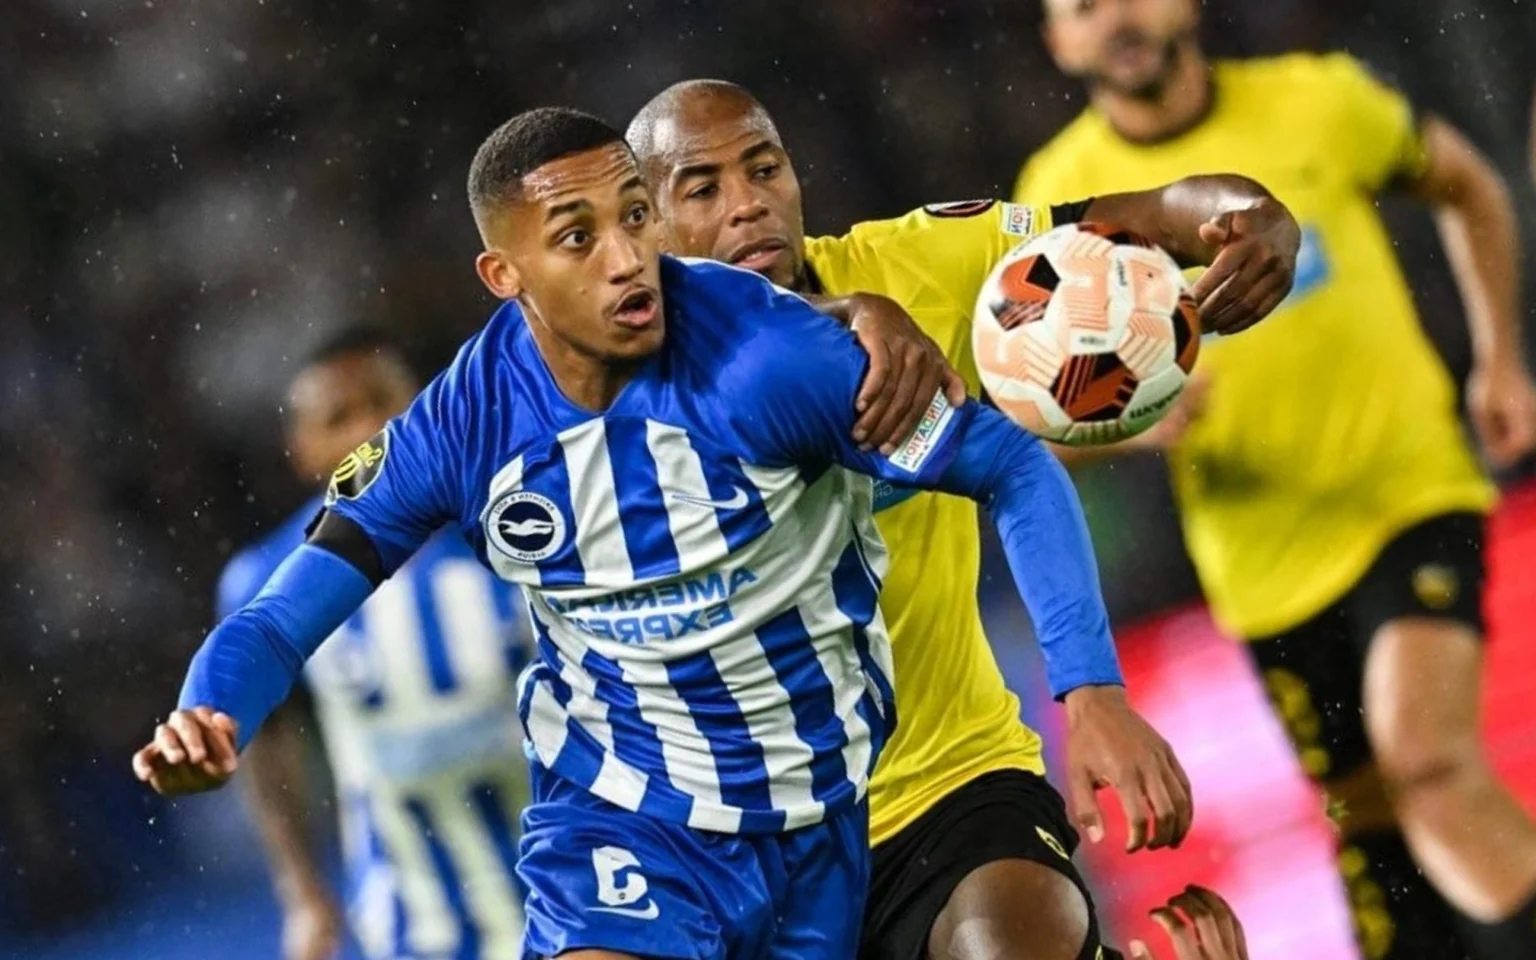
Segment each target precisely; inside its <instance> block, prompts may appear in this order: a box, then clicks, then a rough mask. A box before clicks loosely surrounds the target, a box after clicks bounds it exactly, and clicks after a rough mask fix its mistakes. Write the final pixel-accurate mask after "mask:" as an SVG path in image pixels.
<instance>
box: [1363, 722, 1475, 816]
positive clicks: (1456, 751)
mask: <svg viewBox="0 0 1536 960" xmlns="http://www.w3.org/2000/svg"><path fill="white" fill-rule="evenodd" d="M1370 727H1371V747H1372V750H1373V751H1374V752H1375V754H1376V765H1377V768H1378V769H1379V770H1380V772H1381V776H1382V779H1383V781H1384V782H1385V784H1386V787H1387V791H1388V793H1389V794H1391V795H1392V796H1394V797H1401V796H1402V795H1403V794H1405V793H1410V792H1413V791H1416V790H1422V789H1427V788H1434V787H1438V786H1443V785H1446V784H1450V783H1454V782H1456V781H1458V780H1464V779H1466V778H1468V777H1471V776H1475V775H1476V773H1477V771H1478V769H1479V768H1480V766H1481V765H1482V763H1483V760H1482V754H1481V748H1480V745H1479V744H1478V740H1477V736H1476V734H1475V733H1472V732H1462V731H1452V730H1446V729H1444V728H1440V729H1433V728H1427V727H1426V725H1425V724H1422V723H1417V722H1414V721H1412V720H1407V721H1404V720H1402V718H1392V717H1388V718H1384V719H1383V720H1382V721H1380V722H1372V723H1371V724H1370Z"/></svg>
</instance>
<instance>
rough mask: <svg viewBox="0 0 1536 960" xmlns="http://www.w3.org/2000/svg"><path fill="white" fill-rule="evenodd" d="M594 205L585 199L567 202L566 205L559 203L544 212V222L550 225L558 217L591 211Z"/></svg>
mask: <svg viewBox="0 0 1536 960" xmlns="http://www.w3.org/2000/svg"><path fill="white" fill-rule="evenodd" d="M591 209H592V204H590V203H588V202H587V201H586V200H583V199H576V200H567V201H566V202H565V203H557V204H555V205H554V206H552V207H550V208H549V209H548V210H546V211H544V222H545V223H548V222H549V221H551V220H554V219H555V218H556V217H563V216H565V215H566V214H569V213H581V212H583V211H586V210H591Z"/></svg>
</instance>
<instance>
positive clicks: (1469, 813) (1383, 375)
mask: <svg viewBox="0 0 1536 960" xmlns="http://www.w3.org/2000/svg"><path fill="white" fill-rule="evenodd" d="M1045 7H1046V25H1045V33H1046V39H1047V42H1048V45H1049V46H1050V48H1051V51H1052V54H1053V56H1054V57H1055V58H1056V61H1057V63H1058V65H1060V66H1061V67H1062V69H1063V70H1065V71H1066V72H1068V73H1070V74H1072V75H1074V76H1077V77H1080V78H1082V79H1084V80H1085V81H1086V82H1087V84H1088V86H1089V90H1090V96H1091V105H1090V107H1089V108H1088V109H1087V110H1086V111H1085V112H1084V113H1083V114H1082V115H1081V116H1079V117H1078V118H1077V119H1076V120H1075V121H1074V122H1073V123H1072V124H1071V125H1070V126H1068V127H1067V128H1066V129H1065V130H1064V131H1062V132H1061V133H1060V134H1059V135H1058V136H1057V137H1056V138H1055V139H1054V140H1053V141H1052V142H1051V143H1049V144H1048V145H1047V146H1046V147H1044V148H1043V149H1042V150H1041V151H1040V152H1039V153H1037V154H1036V155H1035V156H1034V157H1032V158H1031V159H1030V160H1029V161H1028V162H1027V163H1026V165H1025V167H1024V170H1023V172H1022V174H1021V176H1020V178H1019V184H1018V188H1017V191H1016V195H1017V197H1018V198H1019V199H1028V198H1038V197H1055V196H1060V195H1062V194H1093V193H1099V192H1104V191H1111V190H1127V189H1135V188H1137V187H1141V186H1145V185H1146V184H1150V183H1160V182H1163V181H1166V180H1168V179H1170V178H1173V177H1179V176H1185V175H1189V174H1193V173H1199V172H1201V171H1203V170H1210V169H1220V170H1233V171H1236V172H1239V173H1243V174H1246V175H1248V176H1251V177H1256V178H1258V179H1260V180H1262V181H1263V182H1264V183H1266V184H1268V185H1269V186H1271V187H1272V188H1273V189H1274V191H1275V193H1276V195H1277V196H1279V197H1280V199H1281V200H1283V201H1284V202H1285V203H1286V204H1287V205H1288V206H1289V207H1290V208H1291V210H1292V211H1293V212H1294V213H1295V214H1296V217H1297V219H1298V220H1300V221H1301V223H1302V230H1303V237H1304V239H1303V243H1302V252H1301V256H1300V259H1299V261H1298V267H1297V276H1296V283H1295V289H1294V290H1293V291H1292V293H1291V295H1290V298H1289V300H1288V301H1287V302H1286V303H1285V304H1284V305H1282V306H1281V308H1280V309H1279V310H1278V311H1277V312H1276V315H1275V317H1274V319H1273V320H1271V321H1270V322H1268V323H1266V324H1264V325H1263V326H1261V327H1259V328H1257V329H1255V330H1253V331H1250V332H1248V333H1245V334H1243V335H1242V336H1240V337H1233V338H1230V339H1225V340H1221V341H1218V342H1216V343H1214V344H1211V345H1209V347H1208V349H1206V350H1203V351H1202V355H1201V358H1200V372H1201V374H1202V375H1204V377H1205V378H1206V389H1205V390H1203V391H1197V394H1198V396H1196V397H1195V398H1194V399H1196V400H1198V401H1199V402H1198V403H1192V404H1189V405H1186V406H1185V407H1184V408H1183V409H1181V410H1176V411H1175V413H1174V414H1173V415H1172V416H1170V418H1169V419H1168V420H1167V421H1165V422H1164V423H1163V424H1160V425H1159V428H1158V429H1157V430H1156V431H1155V432H1154V433H1153V434H1152V435H1151V439H1152V440H1154V441H1159V440H1160V441H1161V442H1162V443H1163V444H1164V445H1165V446H1166V447H1167V448H1168V453H1169V465H1170V468H1171V471H1172V477H1173V485H1174V488H1175V492H1176V495H1177V497H1178V501H1179V505H1180V509H1181V513H1182V518H1183V524H1184V531H1185V539H1186V541H1187V543H1188V546H1189V550H1190V553H1191V555H1192V557H1193V559H1194V562H1195V566H1196V568H1197V569H1198V571H1199V573H1200V578H1201V581H1202V583H1203V585H1204V587H1205V591H1206V594H1207V596H1208V597H1209V599H1210V602H1211V605H1212V608H1213V609H1214V611H1215V614H1216V616H1217V618H1218V619H1219V620H1220V621H1221V623H1222V624H1223V625H1224V626H1225V627H1226V628H1227V629H1228V630H1229V631H1231V632H1232V633H1235V634H1237V635H1239V636H1241V637H1243V638H1245V639H1247V640H1249V641H1252V642H1251V643H1250V644H1249V650H1250V651H1251V653H1252V655H1253V657H1254V659H1255V660H1256V661H1257V663H1258V665H1259V667H1260V669H1261V670H1262V671H1263V674H1264V679H1265V683H1266V686H1267V687H1268V690H1269V692H1270V695H1271V697H1272V698H1273V700H1274V702H1275V704H1276V706H1277V708H1278V710H1279V712H1280V714H1281V716H1282V717H1283V718H1284V719H1285V721H1286V722H1287V726H1288V727H1289V730H1290V733H1291V736H1292V738H1293V740H1294V741H1295V743H1296V746H1297V748H1298V751H1299V753H1300V756H1301V759H1302V763H1303V765H1304V766H1305V768H1306V769H1307V771H1308V772H1309V773H1310V774H1311V775H1312V776H1314V777H1315V778H1317V779H1318V780H1319V781H1320V782H1322V783H1323V784H1325V785H1326V787H1327V789H1328V791H1329V795H1330V800H1331V801H1332V809H1334V810H1335V811H1336V812H1337V813H1339V814H1340V817H1339V820H1340V824H1341V827H1342V829H1343V833H1344V837H1345V846H1344V849H1343V850H1342V851H1341V857H1340V865H1341V867H1342V868H1343V872H1344V874H1345V876H1346V879H1347V881H1348V884H1349V888H1350V890H1349V892H1350V897H1351V900H1352V902H1353V905H1354V907H1355V915H1356V927H1357V933H1358V934H1359V941H1360V945H1361V948H1362V950H1363V952H1364V953H1365V954H1366V955H1367V956H1369V957H1372V958H1376V957H1460V956H1464V955H1468V954H1470V955H1471V956H1474V957H1478V958H1490V960H1491V958H1495V957H1497V958H1501V960H1504V958H1515V957H1522V958H1523V957H1536V826H1533V825H1532V823H1531V821H1530V820H1529V819H1528V818H1527V817H1526V815H1525V814H1524V813H1523V812H1522V811H1521V810H1520V808H1519V806H1518V805H1517V804H1516V803H1515V801H1514V800H1513V799H1512V798H1511V797H1510V795H1509V794H1508V793H1507V792H1506V791H1505V790H1504V789H1503V788H1502V786H1501V785H1500V784H1499V783H1498V782H1497V781H1496V780H1495V779H1494V777H1493V775H1492V773H1491V772H1490V769H1489V767H1488V765H1487V762H1486V761H1485V759H1484V756H1483V752H1482V750H1481V747H1480V742H1479V737H1478V723H1477V719H1478V689H1479V669H1480V667H1481V664H1482V648H1481V639H1482V620H1481V617H1480V594H1481V589H1482V585H1483V558H1482V541H1483V525H1484V515H1485V514H1486V512H1487V511H1488V509H1489V508H1490V506H1491V505H1492V504H1493V501H1494V489H1493V487H1492V486H1491V485H1490V484H1489V482H1488V481H1487V480H1486V479H1485V478H1484V477H1483V475H1482V473H1481V471H1480V469H1479V467H1478V464H1477V462H1476V459H1475V457H1474V455H1473V452H1472V449H1471V447H1470V446H1469V444H1468V443H1467V441H1466V439H1465V438H1464V436H1463V432H1462V427H1461V424H1460V422H1459V419H1458V416H1457V397H1456V390H1455V385H1454V384H1453V383H1452V381H1451V378H1450V376H1449V375H1448V374H1447V372H1446V369H1445V368H1444V366H1443V365H1442V364H1441V362H1440V360H1439V358H1438V357H1437V356H1436V354H1435V351H1434V349H1433V347H1432V345H1431V344H1430V342H1429V340H1428V338H1427V337H1426V336H1425V334H1424V332H1423V331H1422V330H1421V329H1420V327H1419V324H1418V320H1417V318H1416V316H1415V314H1414V309H1413V303H1412V299H1411V296H1410V294H1409V290H1408V286H1407V284H1406V282H1405V281H1404V278H1403V276H1402V273H1401V270H1400V268H1399V266H1398V264H1397V262H1396V259H1395V257H1394V255H1393V251H1392V241H1391V239H1390V238H1389V237H1388V236H1387V233H1386V231H1385V228H1384V227H1383V224H1382V222H1381V219H1380V217H1379V215H1378V213H1377V210H1376V207H1375V205H1374V200H1375V198H1376V196H1377V194H1378V193H1380V192H1381V191H1383V190H1386V189H1389V188H1397V189H1403V190H1406V191H1408V192H1410V193H1411V194H1413V195H1414V196H1417V197H1419V198H1421V199H1423V200H1424V201H1426V202H1427V203H1429V204H1430V205H1431V206H1432V208H1433V211H1434V213H1435V217H1436V220H1437V223H1438V225H1439V227H1440V232H1441V236H1442V239H1443V240H1444V243H1445V248H1446V252H1447V254H1448V257H1449V260H1450V263H1451V266H1452V267H1453V269H1454V271H1455V274H1456V278H1457V281H1458V283H1459V285H1460V288H1461V292H1462V296H1463V301H1464V304H1465V308H1466V312H1467V317H1468V321H1469V326H1470V329H1471V334H1472V345H1473V349H1474V356H1475V366H1474V368H1473V372H1472V377H1471V380H1470V382H1469V384H1468V391H1467V405H1468V410H1469V413H1470V415H1471V419H1472V423H1473V425H1474V426H1475V427H1476V428H1477V433H1478V435H1479V437H1480V439H1481V440H1482V443H1483V446H1484V449H1485V451H1486V453H1487V455H1488V458H1489V460H1490V461H1491V462H1493V463H1494V464H1496V465H1507V464H1510V463H1512V462H1513V461H1515V460H1517V459H1519V458H1521V457H1523V456H1524V455H1526V454H1528V453H1529V452H1530V451H1531V449H1532V446H1533V439H1536V432H1533V431H1536V392H1533V388H1532V385H1531V381H1530V377H1529V374H1528V373H1527V371H1526V367H1525V363H1524V360H1523V359H1522V353H1521V342H1520V332H1519V327H1518V320H1517V299H1518V295H1517V291H1516V263H1517V260H1518V256H1519V252H1518V250H1517V245H1516V236H1515V224H1514V218H1513V213H1512V211H1511V209H1510V203H1509V198H1508V193H1507V190H1506V188H1505V185H1504V184H1503V182H1502V181H1501V180H1500V178H1499V176H1498V174H1497V173H1496V172H1495V171H1494V170H1493V169H1492V168H1491V167H1490V166H1489V164H1488V162H1487V161H1486V160H1484V159H1483V157H1482V156H1481V155H1480V154H1479V153H1478V151H1477V150H1476V149H1475V148H1474V147H1473V146H1472V145H1471V144H1469V143H1468V142H1467V141H1466V139H1465V138H1464V137H1463V136H1462V135H1461V134H1460V133H1458V132H1457V131H1456V130H1455V129H1454V128H1452V127H1451V126H1450V125H1449V124H1447V123H1446V122H1444V121H1443V120H1439V119H1436V118H1433V117H1429V118H1426V119H1423V120H1422V121H1420V120H1418V119H1416V118H1415V116H1414V114H1413V111H1412V110H1411V109H1410V107H1409V105H1408V103H1407V102H1406V101H1405V100H1404V99H1403V97H1401V96H1400V95H1398V94H1397V93H1395V92H1394V91H1392V90H1391V89H1389V88H1387V87H1386V86H1383V85H1382V84H1381V83H1379V82H1378V81H1377V80H1375V79H1373V78H1372V77H1371V76H1370V74H1369V73H1367V71H1366V70H1365V69H1364V68H1363V67H1362V66H1361V65H1360V64H1359V63H1357V62H1356V61H1354V60H1352V59H1350V58H1349V57H1347V56H1344V55H1339V54H1333V55H1323V56H1318V55H1311V54H1294V55H1289V56H1282V57H1275V58H1271V59H1262V60H1246V61H1232V62H1224V61H1218V62H1215V63H1212V62H1210V61H1208V60H1206V59H1205V57H1204V55H1203V54H1202V52H1201V50H1200V48H1199V45H1198V38H1197V28H1198V4H1197V3H1196V2H1195V0H1047V2H1046V4H1045ZM1207 282H1209V281H1208V279H1207ZM1218 282H1219V278H1218ZM1383 786H1385V790H1383ZM1404 839H1406V846H1405V845H1404V842H1403V841H1404ZM1410 852H1411V854H1412V858H1411V861H1410V857H1409V853H1410ZM1415 867H1417V868H1418V869H1416V868H1415ZM1420 869H1422V871H1423V876H1424V877H1427V878H1428V880H1429V881H1430V883H1432V884H1433V887H1434V888H1435V890H1438V892H1439V894H1440V895H1441V896H1443V897H1444V900H1445V901H1449V907H1448V906H1447V905H1446V903H1445V902H1444V901H1441V900H1440V898H1439V897H1437V896H1436V895H1435V892H1434V890H1431V889H1429V887H1428V886H1427V885H1425V884H1424V882H1423V879H1422V878H1421V875H1420V873H1419V870H1420ZM1382 904H1385V905H1386V907H1387V909H1386V910H1383V909H1382Z"/></svg>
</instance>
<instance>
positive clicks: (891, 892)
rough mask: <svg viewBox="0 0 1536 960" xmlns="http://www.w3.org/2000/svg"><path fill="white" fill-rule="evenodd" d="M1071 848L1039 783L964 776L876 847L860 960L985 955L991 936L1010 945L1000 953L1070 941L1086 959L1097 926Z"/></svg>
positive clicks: (1002, 775) (1023, 777)
mask: <svg viewBox="0 0 1536 960" xmlns="http://www.w3.org/2000/svg"><path fill="white" fill-rule="evenodd" d="M1076 846H1077V833H1076V831H1075V830H1074V829H1073V828H1072V825H1071V821H1070V820H1069V819H1068V817H1067V811H1066V804H1065V803H1064V802H1063V801H1062V799H1061V795H1060V794H1058V793H1057V792H1056V791H1055V789H1053V788H1052V787H1051V785H1050V784H1049V783H1047V782H1046V781H1045V779H1044V778H1042V777H1039V776H1036V775H1035V774H1032V773H1026V772H1024V771H1014V770H1005V771H999V772H996V773H990V774H986V775H984V776H981V777H978V778H976V779H975V780H972V781H971V782H970V783H967V784H965V785H963V786H961V787H959V788H958V789H956V790H954V791H953V792H951V793H950V794H949V795H947V796H945V797H944V798H943V799H941V800H940V801H939V802H938V803H936V804H934V806H933V807H931V808H930V809H929V810H927V811H926V812H924V814H923V815H922V816H921V817H919V818H918V819H917V820H915V821H913V822H912V823H911V824H909V825H908V826H907V827H905V828H904V829H903V830H902V831H901V832H899V833H898V834H896V836H894V837H892V838H890V839H889V840H887V841H885V842H884V843H882V844H880V846H878V847H876V848H875V850H874V871H873V875H872V880H871V885H870V902H869V906H868V908H867V910H866V911H865V916H864V940H863V943H862V944H861V947H860V951H859V956H860V958H861V960H924V958H926V957H928V956H930V955H932V956H935V957H951V956H960V957H969V956H985V955H988V954H986V953H980V952H977V951H982V950H985V949H986V945H987V944H988V943H995V942H998V941H999V940H1002V941H1003V942H1006V943H1008V944H1010V946H1009V947H1008V949H1007V950H1005V951H1004V952H1003V953H1002V954H1001V955H1003V956H1025V957H1032V956H1036V955H1037V954H1036V953H1032V952H1017V951H1019V950H1022V949H1024V948H1025V947H1026V946H1044V947H1045V948H1046V949H1050V948H1051V946H1052V945H1053V944H1061V945H1065V944H1066V943H1068V942H1070V941H1071V940H1072V939H1073V938H1074V937H1076V938H1077V940H1076V945H1077V947H1078V948H1079V950H1080V951H1081V953H1082V955H1083V956H1087V957H1092V956H1093V955H1094V953H1095V951H1096V949H1097V943H1098V932H1097V924H1096V922H1095V920H1094V918H1093V909H1092V901H1091V899H1090V898H1089V896H1088V894H1087V888H1086V886H1085V885H1084V883H1083V881H1082V878H1081V877H1080V876H1079V875H1078V873H1077V870H1076V868H1075V867H1074V866H1073V864H1072V860H1071V852H1072V851H1073V850H1074V849H1076ZM1015 924H1017V929H1016V930H1015ZM990 955H994V956H995V955H999V954H996V953H993V954H990ZM1039 955H1041V956H1055V955H1056V954H1054V953H1046V954H1039ZM1060 955H1061V956H1063V957H1066V958H1069V960H1070V958H1073V957H1076V956H1078V955H1079V952H1078V951H1074V952H1071V953H1064V954H1060Z"/></svg>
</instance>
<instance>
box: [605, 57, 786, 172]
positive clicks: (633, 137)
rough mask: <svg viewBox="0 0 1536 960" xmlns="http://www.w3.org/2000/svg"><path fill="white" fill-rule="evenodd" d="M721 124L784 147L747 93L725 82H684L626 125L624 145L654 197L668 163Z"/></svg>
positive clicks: (764, 112)
mask: <svg viewBox="0 0 1536 960" xmlns="http://www.w3.org/2000/svg"><path fill="white" fill-rule="evenodd" d="M722 124H730V125H733V126H735V125H745V126H749V127H752V128H754V129H756V130H758V131H760V132H761V133H762V134H763V135H764V136H765V138H767V139H771V140H772V141H773V142H774V143H776V144H779V145H780V146H782V143H781V142H780V140H779V131H778V129H777V128H776V127H774V125H773V118H772V117H770V116H769V115H768V111H767V110H766V109H764V108H763V105H762V104H761V103H759V102H758V101H757V98H756V97H754V96H752V94H750V93H748V92H747V91H746V89H745V88H743V87H741V86H739V85H737V84H734V83H731V82H730V81H729V80H684V81H682V82H681V83H674V84H672V86H670V87H668V88H666V89H665V90H663V91H661V92H660V93H658V94H656V96H654V97H652V98H651V99H650V101H649V102H648V103H646V105H645V106H643V107H641V108H640V112H639V113H636V114H635V118H634V119H633V120H631V121H630V122H629V130H628V131H627V132H626V133H625V139H626V140H628V141H629V146H630V149H632V150H634V151H635V156H636V158H638V159H639V161H640V170H641V173H642V174H643V175H644V176H645V178H646V181H647V183H649V184H650V186H651V189H652V191H653V192H654V191H655V189H656V187H657V185H658V184H659V183H660V182H661V180H662V179H664V178H665V176H666V174H667V173H668V172H669V171H668V166H669V163H668V161H669V159H671V158H674V157H676V156H677V154H678V153H679V151H686V150H687V148H689V147H690V146H695V145H697V143H698V142H699V141H700V140H701V138H702V139H705V140H707V139H708V138H709V135H710V133H711V132H712V131H715V130H718V129H719V128H720V127H721V125H722Z"/></svg>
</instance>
